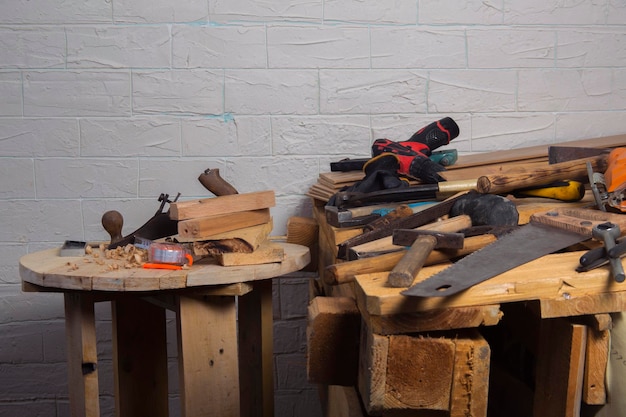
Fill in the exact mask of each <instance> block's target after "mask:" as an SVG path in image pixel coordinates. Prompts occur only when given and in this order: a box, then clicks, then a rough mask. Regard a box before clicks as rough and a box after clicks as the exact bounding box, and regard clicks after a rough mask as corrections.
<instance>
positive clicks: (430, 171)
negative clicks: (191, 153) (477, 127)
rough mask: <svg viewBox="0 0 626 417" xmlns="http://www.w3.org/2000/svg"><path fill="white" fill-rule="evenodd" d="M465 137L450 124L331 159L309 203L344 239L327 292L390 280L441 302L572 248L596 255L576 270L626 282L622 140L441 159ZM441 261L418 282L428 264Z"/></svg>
mask: <svg viewBox="0 0 626 417" xmlns="http://www.w3.org/2000/svg"><path fill="white" fill-rule="evenodd" d="M458 134H459V128H458V126H457V125H456V123H455V122H454V120H452V119H451V118H449V117H446V118H444V119H441V120H438V121H436V122H433V123H431V124H429V125H428V126H426V127H424V128H422V129H421V130H419V131H418V132H416V133H415V134H414V135H413V136H412V137H411V138H410V139H409V140H405V141H392V140H390V139H378V140H376V141H375V142H374V143H373V145H372V149H371V151H372V157H371V158H366V159H344V160H340V161H337V162H333V163H332V164H331V172H327V173H322V174H320V176H319V179H318V182H317V183H316V184H314V185H313V186H312V187H311V189H310V190H309V192H308V195H309V196H310V197H312V198H313V199H314V203H315V205H316V206H317V207H321V206H322V205H323V210H324V216H325V221H326V222H327V223H328V224H329V225H331V226H332V227H333V228H334V230H335V237H336V240H337V242H336V248H337V252H336V254H334V255H335V256H336V258H337V262H332V265H326V266H325V267H324V270H323V271H321V274H323V280H324V282H325V283H326V284H331V285H335V284H338V283H343V282H347V281H350V280H351V279H353V277H354V275H357V274H363V273H373V272H389V275H388V279H387V285H388V286H391V287H398V288H407V289H406V290H404V291H403V292H402V294H404V295H406V296H418V297H444V296H449V295H453V294H456V293H458V292H460V291H463V290H466V289H467V288H469V287H471V286H473V285H476V284H478V283H480V282H483V281H485V280H487V279H489V278H492V277H494V276H496V275H498V274H501V273H503V272H505V271H508V270H510V269H513V268H515V267H517V266H519V265H522V264H525V263H527V262H529V261H531V260H533V259H537V258H539V257H541V256H544V255H547V254H550V253H553V252H556V251H561V250H565V249H566V248H569V247H572V246H574V245H579V247H580V245H584V247H587V248H589V252H587V253H585V255H584V256H583V257H582V258H581V263H580V266H579V270H581V271H583V270H589V269H592V268H598V267H603V266H604V265H610V268H611V271H612V276H613V279H614V280H615V281H617V282H621V281H623V280H624V272H623V270H622V269H621V260H620V258H621V257H622V256H623V255H624V253H626V239H625V238H622V237H621V236H622V235H624V234H625V233H626V229H625V228H626V219H625V218H624V216H622V211H626V205H625V204H623V203H622V201H623V199H624V192H625V191H624V190H625V189H626V156H624V155H625V154H626V148H622V146H626V140H625V138H624V137H623V136H615V137H607V138H598V139H592V140H584V141H572V142H566V143H562V144H559V146H556V145H555V146H547V145H546V146H535V147H528V148H520V149H515V150H510V151H498V152H491V153H486V154H476V155H465V156H463V155H458V153H457V151H456V150H454V149H449V150H438V151H435V149H437V148H440V147H448V146H449V145H451V144H453V142H452V141H453V139H454V138H455V137H457V136H458ZM561 145H562V146H561ZM442 161H443V162H442ZM587 190H591V192H590V193H587V194H586V191H587ZM446 262H447V263H451V266H450V267H448V268H446V269H444V270H442V271H441V272H439V273H436V274H434V275H432V276H430V277H428V278H426V279H423V280H417V276H418V274H419V272H420V270H421V268H422V267H423V266H424V265H432V264H436V263H446Z"/></svg>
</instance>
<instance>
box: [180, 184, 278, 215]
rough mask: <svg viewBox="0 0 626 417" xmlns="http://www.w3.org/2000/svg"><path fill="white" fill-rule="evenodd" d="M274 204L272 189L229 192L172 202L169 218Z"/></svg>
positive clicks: (214, 213)
mask: <svg viewBox="0 0 626 417" xmlns="http://www.w3.org/2000/svg"><path fill="white" fill-rule="evenodd" d="M275 205H276V197H275V195H274V191H272V190H268V191H256V192H252V193H243V194H231V195H223V196H219V197H212V198H203V199H200V200H189V201H177V202H173V203H171V204H170V218H171V219H172V220H186V219H192V218H195V217H205V216H216V215H219V214H228V213H233V212H237V211H246V210H259V209H264V208H270V207H274V206H275Z"/></svg>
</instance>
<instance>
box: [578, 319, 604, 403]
mask: <svg viewBox="0 0 626 417" xmlns="http://www.w3.org/2000/svg"><path fill="white" fill-rule="evenodd" d="M607 315H608V314H607ZM610 349H611V336H610V331H609V330H596V329H593V328H590V327H589V328H588V330H587V353H586V355H585V373H584V377H583V401H584V402H585V404H590V405H603V404H606V401H607V395H606V393H607V387H606V371H607V365H608V362H609V354H610Z"/></svg>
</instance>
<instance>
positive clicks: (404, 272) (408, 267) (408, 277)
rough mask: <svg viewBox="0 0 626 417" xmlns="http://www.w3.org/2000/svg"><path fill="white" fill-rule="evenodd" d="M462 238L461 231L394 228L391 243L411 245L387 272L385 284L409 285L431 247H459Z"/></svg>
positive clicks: (461, 245) (397, 286)
mask: <svg viewBox="0 0 626 417" xmlns="http://www.w3.org/2000/svg"><path fill="white" fill-rule="evenodd" d="M463 239H464V237H463V234H462V233H441V232H433V231H428V230H415V229H413V230H406V229H398V230H395V231H394V232H393V243H394V244H395V245H406V244H408V243H410V242H412V243H410V244H411V247H410V248H409V249H408V250H407V251H406V253H405V254H404V256H403V257H402V258H401V259H400V261H399V262H398V263H397V265H396V266H395V267H394V268H393V269H392V270H391V272H390V273H389V276H388V278H387V284H389V285H390V286H392V287H395V288H400V287H410V286H411V284H413V281H414V280H415V278H416V277H417V274H418V273H419V271H420V270H421V269H422V267H423V266H424V262H426V259H427V258H428V256H429V255H430V253H431V252H432V251H433V249H435V248H452V249H460V248H462V247H463Z"/></svg>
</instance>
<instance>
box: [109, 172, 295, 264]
mask: <svg viewBox="0 0 626 417" xmlns="http://www.w3.org/2000/svg"><path fill="white" fill-rule="evenodd" d="M198 180H199V181H200V183H201V184H202V185H203V186H204V187H205V188H206V189H207V190H209V191H211V192H212V193H213V194H214V195H215V196H213V197H207V198H202V199H197V200H188V201H178V198H179V196H177V197H176V198H175V199H174V200H173V201H172V200H169V196H168V195H161V196H160V197H159V201H160V202H161V205H160V207H159V209H158V210H157V212H156V213H155V214H154V216H153V217H152V218H150V219H149V220H148V221H147V222H146V223H145V224H144V225H143V226H141V227H140V228H138V229H137V230H135V231H134V232H132V233H130V234H128V235H126V236H123V235H122V227H123V217H122V215H121V214H120V213H119V212H117V211H114V210H112V211H108V212H106V213H104V215H103V216H102V225H103V226H104V228H105V229H106V230H107V232H108V233H109V234H110V236H111V243H110V244H109V245H108V248H107V249H109V250H114V249H116V248H120V247H125V246H127V245H136V246H138V247H140V248H143V249H145V250H147V251H148V253H149V254H150V255H151V256H150V259H149V262H147V263H144V264H143V267H145V268H159V269H180V268H183V267H186V266H190V265H191V264H192V263H193V262H194V260H196V261H197V260H199V259H201V258H205V257H211V258H214V259H216V260H217V262H218V263H219V264H221V265H223V266H234V265H252V264H263V263H272V262H281V261H282V260H283V259H284V250H283V249H282V247H281V246H280V245H277V244H275V243H272V242H271V241H270V239H269V234H270V233H271V231H272V228H273V223H272V217H271V215H270V207H274V206H275V204H276V201H275V195H274V191H272V190H267V191H258V192H251V193H242V194H240V193H238V192H237V190H236V189H235V188H234V187H233V186H232V185H230V184H229V183H228V182H227V181H225V180H224V179H223V178H222V177H221V176H220V173H219V170H218V169H207V170H206V171H204V172H203V173H202V174H201V175H200V176H199V177H198ZM166 203H169V209H168V210H167V211H164V207H165V204H166Z"/></svg>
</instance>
